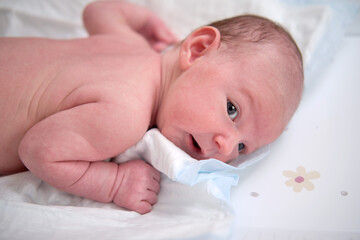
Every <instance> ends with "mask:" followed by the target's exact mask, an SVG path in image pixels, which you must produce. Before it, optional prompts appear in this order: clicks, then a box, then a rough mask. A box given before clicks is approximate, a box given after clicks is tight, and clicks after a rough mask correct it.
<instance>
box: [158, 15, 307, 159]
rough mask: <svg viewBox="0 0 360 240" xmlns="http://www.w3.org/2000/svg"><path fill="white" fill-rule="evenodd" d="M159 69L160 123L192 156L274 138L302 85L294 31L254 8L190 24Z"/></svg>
mask: <svg viewBox="0 0 360 240" xmlns="http://www.w3.org/2000/svg"><path fill="white" fill-rule="evenodd" d="M169 66H171V67H169ZM162 71H163V73H162V78H163V81H164V82H166V90H165V91H164V94H163V96H162V100H161V101H162V103H161V106H160V107H159V111H158V117H157V126H158V127H159V129H160V130H161V132H162V133H163V134H164V135H165V136H166V137H167V138H168V139H169V140H171V141H172V142H174V143H175V144H176V145H177V146H178V147H180V148H182V149H183V150H184V151H185V152H187V153H188V154H189V155H191V156H192V157H194V158H197V159H206V158H216V159H219V160H221V161H224V162H226V161H229V160H231V159H234V158H236V157H237V156H238V155H239V154H243V153H250V152H253V151H255V150H256V149H258V148H259V147H261V146H263V145H266V144H268V143H270V142H272V141H274V140H275V139H276V138H277V137H279V136H280V134H281V133H282V131H283V130H284V128H285V126H286V125H287V123H288V122H289V121H290V119H291V117H292V116H293V114H294V112H295V110H296V108H297V106H298V104H299V102H300V98H301V94H302V89H303V66H302V57H301V53H300V51H299V49H298V47H297V46H296V44H295V42H294V40H293V39H292V37H291V36H290V35H289V34H288V33H287V32H286V31H285V30H284V29H283V28H282V27H280V26H278V25H277V24H275V23H273V22H272V21H270V20H268V19H265V18H262V17H258V16H252V15H245V16H239V17H234V18H231V19H225V20H222V21H219V22H215V23H212V24H210V25H208V26H204V27H201V28H199V29H197V30H195V31H194V32H192V33H191V34H190V35H189V36H188V37H187V38H186V39H185V40H184V41H182V42H181V43H179V45H178V46H177V47H175V48H174V49H173V50H171V51H169V52H168V53H166V54H164V57H163V70H162Z"/></svg>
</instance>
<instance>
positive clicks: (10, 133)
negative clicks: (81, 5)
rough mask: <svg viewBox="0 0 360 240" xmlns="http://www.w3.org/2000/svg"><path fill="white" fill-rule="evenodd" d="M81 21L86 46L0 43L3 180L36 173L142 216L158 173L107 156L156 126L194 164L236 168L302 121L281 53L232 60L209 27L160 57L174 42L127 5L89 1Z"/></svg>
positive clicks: (35, 41)
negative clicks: (236, 161) (212, 161)
mask: <svg viewBox="0 0 360 240" xmlns="http://www.w3.org/2000/svg"><path fill="white" fill-rule="evenodd" d="M84 23H85V26H86V28H87V30H88V32H89V34H90V37H89V38H86V39H75V40H49V39H38V38H3V39H0V66H1V67H0V83H1V86H2V88H0V99H1V102H0V113H1V115H0V120H1V122H2V124H1V125H0V131H1V133H2V137H1V138H0V147H1V148H0V174H12V173H16V172H20V171H24V170H26V169H28V170H30V171H31V172H33V173H34V174H35V175H36V176H38V177H39V178H41V179H42V180H44V181H45V182H47V183H49V184H51V185H53V186H55V187H57V188H59V189H61V190H63V191H66V192H69V193H72V194H76V195H79V196H83V197H86V198H90V199H94V200H97V201H101V202H114V203H115V204H117V205H118V206H121V207H125V208H127V209H130V210H134V211H137V212H139V213H141V214H143V213H147V212H149V211H151V209H152V206H153V205H154V204H155V203H156V201H157V194H158V193H159V191H160V184H159V182H160V174H159V172H158V171H157V170H155V169H154V168H153V167H152V166H150V165H148V164H146V163H145V162H144V161H142V160H134V161H130V162H126V163H123V164H119V165H117V164H115V163H112V162H105V161H104V159H108V158H111V157H114V156H116V155H118V154H120V153H122V152H124V151H125V150H126V149H128V148H129V147H131V146H132V145H134V144H135V143H137V142H138V141H139V140H140V139H141V138H142V137H143V135H144V134H145V132H146V131H147V130H148V129H149V128H150V127H154V126H156V127H158V128H159V129H160V131H161V132H162V134H163V135H164V136H165V137H167V138H168V139H169V140H170V141H172V142H173V143H175V144H176V145H177V146H178V147H180V148H181V149H183V150H184V151H185V152H187V153H188V154H189V155H191V156H192V157H194V158H196V159H199V160H201V159H206V158H216V159H219V160H220V161H223V162H227V161H229V160H231V159H233V158H235V157H237V156H238V155H239V154H243V153H251V152H253V151H255V150H256V149H257V148H259V147H261V146H263V145H265V144H268V143H270V142H272V141H274V140H275V139H276V138H277V137H278V136H279V135H280V134H281V132H282V131H283V129H284V127H285V126H286V124H287V122H288V121H289V119H290V117H291V115H292V114H293V111H294V109H295V107H292V108H291V109H289V108H286V107H285V105H284V102H285V101H286V100H285V99H286V98H287V97H288V96H287V95H284V94H283V92H284V91H281V88H282V85H281V83H280V82H281V81H279V80H278V79H281V78H283V75H282V73H281V72H280V71H278V70H277V69H278V68H277V66H279V65H280V66H281V65H282V64H283V63H284V62H285V61H286V59H284V58H283V57H281V56H280V54H279V53H278V52H277V50H276V48H274V47H272V46H270V47H269V49H266V51H265V52H267V53H271V54H267V55H264V54H261V51H259V52H257V53H254V52H252V53H251V54H246V53H244V54H242V55H241V56H238V57H239V58H238V60H237V61H233V60H229V56H224V54H223V53H222V52H221V51H220V50H219V49H221V47H220V33H219V31H218V30H217V29H215V28H213V27H207V26H205V27H201V28H199V29H198V30H196V31H194V32H193V33H192V34H190V35H189V36H188V37H187V38H186V39H185V40H184V41H183V43H182V44H181V45H177V46H176V47H174V48H173V49H171V50H170V51H168V52H167V53H165V54H163V55H161V54H159V53H158V51H161V50H163V49H164V48H165V47H167V46H168V45H170V44H173V43H175V42H176V39H175V37H174V36H173V35H172V34H171V33H170V31H169V30H168V29H167V28H166V27H165V25H164V24H163V23H162V22H161V21H160V20H159V19H158V18H157V17H155V16H154V15H153V14H152V13H151V12H149V10H146V9H144V8H141V7H137V6H134V5H131V4H129V3H126V2H121V1H114V2H113V1H109V2H95V3H93V4H90V5H89V6H88V7H87V8H86V9H85V11H84ZM283 65H284V64H283ZM288 92H290V91H288ZM290 93H291V94H292V93H293V92H290ZM288 95H290V94H288ZM292 95H294V94H292ZM296 104H297V103H296ZM240 146H243V148H241V149H240Z"/></svg>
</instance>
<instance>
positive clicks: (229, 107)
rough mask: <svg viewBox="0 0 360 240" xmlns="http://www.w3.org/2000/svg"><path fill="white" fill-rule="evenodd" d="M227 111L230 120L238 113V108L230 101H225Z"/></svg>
mask: <svg viewBox="0 0 360 240" xmlns="http://www.w3.org/2000/svg"><path fill="white" fill-rule="evenodd" d="M227 113H228V115H229V117H230V118H231V120H234V119H235V118H236V116H237V115H238V114H239V112H238V110H237V109H236V107H235V105H234V104H232V102H230V101H227Z"/></svg>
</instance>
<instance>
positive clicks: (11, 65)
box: [0, 36, 159, 174]
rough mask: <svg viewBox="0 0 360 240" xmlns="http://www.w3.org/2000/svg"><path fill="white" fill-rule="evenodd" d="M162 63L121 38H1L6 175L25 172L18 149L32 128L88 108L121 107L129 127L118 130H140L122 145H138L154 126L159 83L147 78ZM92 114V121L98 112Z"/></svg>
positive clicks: (0, 168) (0, 164) (0, 142)
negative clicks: (100, 105) (61, 114)
mask: <svg viewBox="0 0 360 240" xmlns="http://www.w3.org/2000/svg"><path fill="white" fill-rule="evenodd" d="M158 64H159V59H158V56H157V54H154V53H153V52H152V51H150V50H149V48H147V47H146V46H144V47H143V48H142V47H141V46H140V47H139V46H137V47H136V48H133V47H132V45H131V44H128V43H125V42H122V40H121V38H117V37H101V36H100V37H99V36H98V37H90V38H87V39H78V40H48V39H37V38H27V39H25V38H3V39H0V85H1V88H0V122H1V124H0V132H1V137H0V174H9V173H15V172H18V171H22V170H25V167H24V166H23V164H22V163H21V160H20V158H19V155H18V147H19V144H20V142H21V140H22V138H23V136H24V134H25V133H26V132H27V131H28V130H29V129H30V128H31V127H32V126H34V125H35V124H37V123H38V122H40V121H41V120H44V119H46V118H48V117H50V116H52V115H54V114H56V113H59V112H61V111H66V110H67V109H71V108H74V107H77V106H80V105H84V104H90V103H92V104H96V103H98V102H106V103H107V104H111V105H116V106H117V107H118V109H119V111H120V112H121V113H122V117H121V119H122V121H123V122H117V123H116V124H115V123H114V125H113V127H114V128H119V127H124V126H126V124H127V123H128V122H130V121H131V122H132V124H133V125H136V126H137V127H136V128H134V129H138V130H137V131H138V132H133V133H129V134H130V135H131V134H133V136H134V137H131V136H127V138H126V139H128V140H126V139H119V141H129V143H128V144H125V145H124V146H125V147H126V146H128V145H131V144H133V142H134V141H136V140H138V139H139V138H140V137H141V132H145V131H146V129H147V128H148V127H149V124H150V117H151V108H152V105H151V104H152V103H153V99H152V97H153V92H152V91H153V87H152V86H153V85H154V81H153V79H148V78H147V77H146V76H152V72H151V69H154V68H155V69H156V70H158V69H159V68H158ZM147 72H148V73H149V74H146V73H147ZM139 96H141V98H139ZM134 106H136V107H134ZM135 108H137V109H138V110H137V111H136V112H132V111H134V110H131V109H135ZM109 109H110V108H109ZM111 109H114V108H111ZM139 109H141V110H139ZM105 113H106V114H113V113H112V112H108V113H107V112H105ZM88 114H89V115H88V116H87V117H88V119H89V121H91V119H92V117H93V118H96V117H97V114H98V113H96V112H93V113H91V112H89V113H88ZM103 114H104V112H103ZM88 131H91V129H88ZM119 137H121V136H119Z"/></svg>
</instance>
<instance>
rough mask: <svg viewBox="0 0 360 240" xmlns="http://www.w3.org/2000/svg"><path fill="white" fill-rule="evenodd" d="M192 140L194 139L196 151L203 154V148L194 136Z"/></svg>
mask: <svg viewBox="0 0 360 240" xmlns="http://www.w3.org/2000/svg"><path fill="white" fill-rule="evenodd" d="M191 138H192V143H193V145H194V147H195V149H196V151H197V152H198V153H201V147H200V145H199V144H198V143H197V142H196V140H195V138H194V136H192V135H191Z"/></svg>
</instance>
